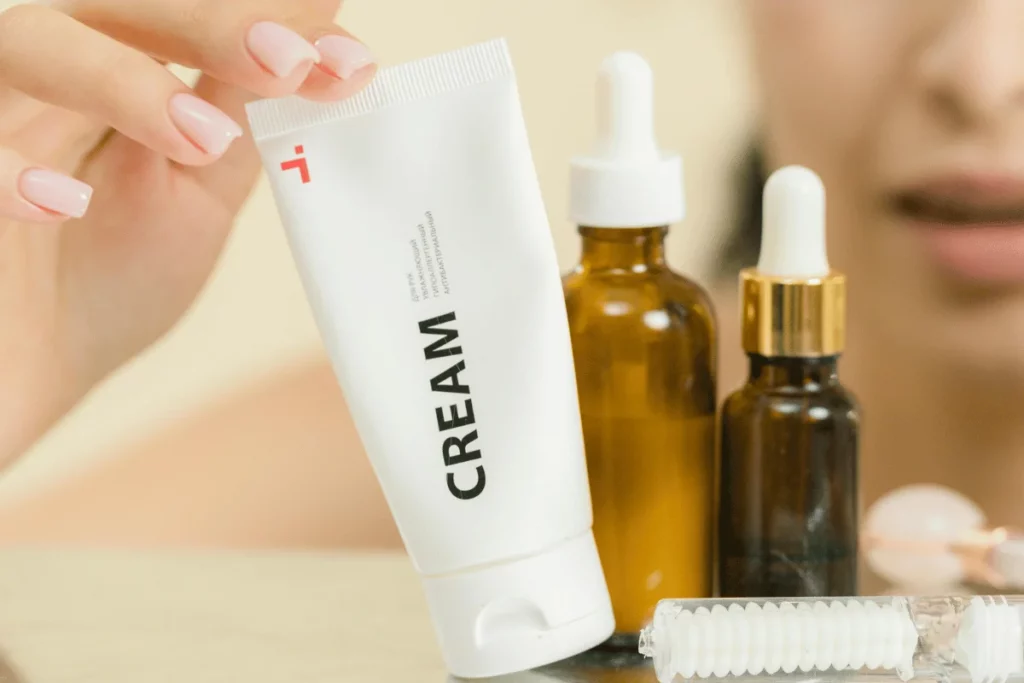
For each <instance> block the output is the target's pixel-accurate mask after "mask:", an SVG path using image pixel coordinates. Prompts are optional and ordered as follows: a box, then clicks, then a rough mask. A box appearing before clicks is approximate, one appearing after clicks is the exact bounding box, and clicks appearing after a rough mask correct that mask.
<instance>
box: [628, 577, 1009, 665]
mask: <svg viewBox="0 0 1024 683" xmlns="http://www.w3.org/2000/svg"><path fill="white" fill-rule="evenodd" d="M1022 614H1024V596H1021V597H1016V596H1014V597H1010V596H992V597H935V598H925V597H921V598H913V597H896V598H893V597H884V598H883V597H870V598H868V597H865V598H854V597H849V598H780V599H771V600H769V599H754V598H749V599H748V598H741V599H735V600H662V601H661V602H660V603H658V607H657V609H656V611H655V614H654V620H653V622H652V623H651V624H650V625H649V626H648V627H647V628H646V629H645V630H644V631H643V633H642V634H641V638H640V652H641V653H642V654H644V655H646V656H648V657H653V658H654V669H655V673H656V675H657V677H658V680H659V681H660V682H661V683H670V682H671V681H673V680H675V679H676V678H677V677H678V678H680V679H692V678H722V677H727V676H761V675H765V676H771V677H772V678H773V680H776V679H779V678H786V677H788V676H789V675H792V676H793V678H796V677H800V678H801V679H806V678H807V676H806V674H808V673H810V672H814V673H824V672H827V671H833V672H851V671H862V670H876V671H888V672H892V673H894V674H895V675H897V676H899V677H900V678H901V679H903V680H905V681H906V680H909V679H911V678H914V677H915V675H917V676H931V677H936V678H939V679H942V680H948V679H949V678H952V677H953V676H954V675H957V674H959V675H963V674H965V673H966V674H967V675H968V676H969V677H970V679H971V681H972V682H973V683H999V682H1001V681H1005V680H1006V679H1007V678H1009V677H1011V676H1015V677H1016V676H1020V675H1021V674H1024V640H1022V629H1021V624H1022Z"/></svg>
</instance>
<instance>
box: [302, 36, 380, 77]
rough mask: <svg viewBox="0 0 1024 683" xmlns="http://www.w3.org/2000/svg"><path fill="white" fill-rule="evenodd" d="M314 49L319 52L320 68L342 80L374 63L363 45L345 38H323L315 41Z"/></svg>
mask: <svg viewBox="0 0 1024 683" xmlns="http://www.w3.org/2000/svg"><path fill="white" fill-rule="evenodd" d="M316 49H317V50H319V51H320V68H322V69H323V70H324V71H326V72H327V73H329V74H331V75H332V76H336V77H338V78H341V79H343V80H344V79H346V78H351V77H352V74H354V73H355V72H357V71H359V70H360V69H362V68H363V67H365V66H370V65H371V64H374V63H376V60H375V59H374V58H373V55H372V54H370V51H369V50H368V49H367V47H366V46H365V45H363V44H362V43H360V42H359V41H358V40H353V39H352V38H348V37H346V36H333V35H332V36H324V37H323V38H321V39H320V40H318V41H316Z"/></svg>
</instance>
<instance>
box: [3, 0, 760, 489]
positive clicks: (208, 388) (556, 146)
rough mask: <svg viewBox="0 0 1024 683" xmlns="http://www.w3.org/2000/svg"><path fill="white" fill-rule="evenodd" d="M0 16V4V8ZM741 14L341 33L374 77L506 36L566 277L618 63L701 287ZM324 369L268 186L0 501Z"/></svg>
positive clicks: (462, 18)
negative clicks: (680, 204)
mask: <svg viewBox="0 0 1024 683" xmlns="http://www.w3.org/2000/svg"><path fill="white" fill-rule="evenodd" d="M10 4H16V3H11V2H7V0H0V8H2V7H5V6H7V5H10ZM739 10H740V8H739V2H738V0H631V1H630V2H603V1H601V0H557V1H556V2H551V1H550V0H519V1H517V2H514V3H513V2H508V3H506V2H502V3H492V2H481V1H480V0H433V1H432V2H407V3H402V20H401V21H399V22H396V21H394V8H393V4H392V3H389V2H383V1H381V0H347V1H346V4H345V7H344V10H343V13H342V23H343V24H344V25H345V26H346V27H347V28H348V29H349V30H351V31H352V32H353V33H355V34H356V35H358V36H360V37H361V38H362V39H363V40H364V41H365V42H366V43H367V44H368V45H369V46H371V48H372V49H373V50H374V52H375V54H376V56H377V58H378V59H379V60H380V61H381V63H382V64H383V65H385V66H386V65H389V64H395V63H400V62H404V61H407V60H410V59H415V58H418V57H423V56H426V55H429V54H433V53H437V52H442V51H444V50H448V49H452V48H457V47H460V46H463V45H466V44H471V43H474V42H478V41H483V40H487V39H489V38H493V37H497V36H506V37H507V38H508V40H509V43H510V47H511V50H512V52H513V55H514V59H515V63H516V67H517V70H518V78H519V85H520V90H521V95H522V101H523V107H524V110H525V115H526V120H527V126H528V128H529V132H530V137H531V143H532V146H533V152H534V157H535V160H536V164H537V170H538V173H539V175H540V180H541V184H542V188H543V192H544V197H545V200H546V203H547V207H548V212H549V215H550V221H551V226H552V233H553V236H554V241H555V245H556V247H557V251H558V256H559V261H560V264H561V266H562V267H563V269H567V268H569V267H571V265H572V264H573V263H574V261H575V260H576V258H577V256H578V240H577V235H576V231H575V228H574V226H572V225H570V224H569V222H568V221H567V220H566V218H565V216H566V213H567V177H568V170H567V164H568V161H569V159H570V157H571V156H572V155H574V154H577V153H581V152H584V151H586V149H587V147H588V145H589V143H590V140H591V139H592V134H593V128H594V113H593V107H592V102H593V81H594V73H595V70H596V69H597V66H598V64H599V63H600V61H601V59H602V58H603V57H604V56H606V55H607V54H608V53H610V52H613V51H615V50H619V49H631V50H636V51H638V52H640V53H641V54H643V55H644V56H645V57H646V58H647V59H648V60H649V61H650V62H651V65H652V67H653V69H654V73H655V78H656V87H657V93H656V98H657V101H656V121H657V130H658V134H659V138H660V143H661V146H662V147H664V148H667V149H673V150H677V151H679V152H681V153H682V155H683V158H684V163H685V173H686V190H687V199H688V215H687V218H686V221H685V223H684V224H683V225H681V226H677V227H676V228H675V229H674V231H673V232H672V233H671V236H670V240H669V255H670V261H671V262H672V263H673V264H674V265H675V266H676V267H677V268H678V269H680V270H681V271H683V272H684V273H686V274H688V275H692V276H695V277H697V278H699V279H702V280H705V281H707V280H708V279H710V278H711V277H712V274H713V268H712V267H711V263H712V260H713V258H714V256H715V255H716V253H717V252H718V250H719V245H720V244H721V242H722V240H723V239H724V237H725V234H726V233H727V232H728V230H729V226H730V225H731V222H732V221H733V220H734V217H735V212H736V210H737V207H736V199H735V197H736V192H735V186H736V174H737V173H738V172H739V170H740V167H741V165H742V159H743V153H744V152H745V150H746V145H747V142H748V140H749V134H750V126H751V122H752V120H753V111H752V109H753V102H754V98H753V93H752V88H751V75H750V73H749V72H748V70H749V63H748V60H749V57H748V55H747V53H746V51H747V42H746V34H745V31H744V26H743V22H742V17H741V13H740V11H739ZM320 355H322V350H321V343H320V341H319V337H318V334H317V331H316V328H315V326H314V323H313V319H312V317H311V315H310V311H309V308H308V306H307V304H306V301H305V298H304V295H303V292H302V289H301V286H300V283H299V280H298V277H297V274H296V271H295V268H294V265H293V263H292V259H291V255H290V253H289V251H288V247H287V244H286V241H285V237H284V233H283V230H282V227H281V225H280V222H279V220H278V217H277V213H276V210H275V208H274V204H273V200H272V197H271V195H270V192H269V189H268V187H267V185H266V183H265V182H262V181H261V182H260V184H259V185H258V187H257V189H256V191H255V192H254V194H253V195H252V197H251V199H250V201H249V202H248V205H247V207H246V208H245V210H244V211H243V212H242V213H241V215H240V217H239V219H238V221H237V223H236V227H235V230H234V233H233V235H232V237H231V239H230V242H229V244H228V247H227V249H226V251H225V252H224V254H223V257H222V260H221V263H220V265H219V267H218V268H217V270H216V271H215V273H214V275H213V277H212V279H211V280H210V282H209V284H208V286H207V287H206V289H205V291H204V293H203V294H202V295H201V296H200V297H199V300H198V302H197V303H196V304H195V306H194V308H193V309H192V311H191V312H190V313H189V314H188V315H187V316H186V317H185V319H184V320H183V321H182V322H181V323H180V324H179V325H178V327H177V328H176V329H175V330H173V331H172V332H171V334H169V335H168V336H167V337H166V338H164V339H163V340H162V341H161V342H159V343H158V344H157V345H156V346H155V347H153V348H152V349H150V350H149V351H148V352H146V353H145V354H143V355H142V356H141V357H139V358H137V359H136V360H135V361H134V362H132V363H130V364H129V365H128V366H127V367H125V368H122V369H121V370H120V371H119V372H117V373H116V374H115V375H113V376H112V377H111V378H110V379H109V380H108V381H106V382H105V383H104V384H103V385H101V386H100V387H99V388H97V389H96V390H95V392H94V393H93V394H92V395H91V396H90V397H89V398H88V399H87V400H86V401H85V402H84V403H82V404H81V405H80V406H79V407H78V408H77V409H76V410H75V411H74V412H72V413H71V414H70V415H68V416H67V417H66V419H65V420H64V421H63V422H62V423H61V424H60V425H58V427H57V428H56V429H54V430H52V431H51V432H50V433H49V434H48V435H47V436H46V437H45V438H44V439H43V440H42V441H40V442H39V443H38V444H37V445H36V446H35V447H34V448H33V449H32V450H31V452H29V453H28V454H26V456H25V457H23V458H22V459H21V460H20V461H19V462H18V463H17V464H16V465H15V466H14V468H13V469H12V470H11V471H10V472H8V473H6V474H5V476H4V477H3V478H0V500H3V499H5V498H10V497H12V496H21V495H25V494H30V493H31V492H32V491H33V490H36V489H38V488H39V487H41V486H47V485H52V484H53V483H54V481H55V480H57V479H59V478H62V477H73V476H74V475H75V473H76V472H79V471H82V470H83V469H84V468H88V467H90V466H91V465H95V464H96V462H97V460H99V459H102V458H104V457H108V456H110V455H111V454H112V453H115V452H117V451H118V450H119V449H122V448H124V447H125V446H126V445H128V444H131V443H132V442H135V441H138V440H140V439H144V438H145V437H146V436H147V435H148V434H151V433H153V432H155V431H158V430H160V429H162V428H166V427H167V426H169V425H171V424H173V423H174V422H175V421H179V420H182V419H184V418H186V417H188V416H190V415H193V414H195V413H197V412H200V411H202V410H203V408H204V407H205V406H208V405H211V404H213V403H215V402H216V401H217V400H218V399H220V398H222V397H224V396H227V395H229V394H236V393H238V392H239V391H244V390H245V387H246V386H248V385H253V384H255V383H258V382H259V381H260V380H261V379H263V378H266V377H268V376H271V375H273V374H274V373H275V372H280V371H281V369H282V368H287V367H288V366H292V365H296V364H301V363H303V362H304V361H308V360H309V359H310V358H315V357H318V356H320Z"/></svg>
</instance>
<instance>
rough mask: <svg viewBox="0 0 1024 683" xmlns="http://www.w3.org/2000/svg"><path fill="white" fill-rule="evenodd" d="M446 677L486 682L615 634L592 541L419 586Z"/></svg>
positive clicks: (576, 542)
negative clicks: (448, 673) (428, 610)
mask: <svg viewBox="0 0 1024 683" xmlns="http://www.w3.org/2000/svg"><path fill="white" fill-rule="evenodd" d="M423 586H424V589H425V591H426V596H427V604H428V605H429V606H430V615H431V618H432V619H433V622H434V630H435V632H436V633H437V638H438V640H439V642H440V645H441V651H442V653H443V655H444V659H445V663H446V664H447V665H448V669H449V671H450V673H452V674H453V675H455V676H458V677H460V678H489V677H491V676H503V675H505V674H510V673H515V672H519V671H525V670H527V669H533V668H535V667H538V666H544V665H545V664H550V663H552V662H557V661H559V660H562V659H566V658H568V657H571V656H573V655H576V654H579V653H580V652H583V651H585V650H589V649H590V648H592V647H594V646H596V645H599V644H600V643H602V642H604V641H605V640H607V639H608V638H609V637H610V636H611V635H612V632H613V631H614V629H615V619H614V617H613V615H612V605H611V600H610V598H609V597H608V587H607V586H606V584H605V580H604V573H603V572H602V570H601V562H600V560H599V558H598V555H597V545H596V544H595V543H594V535H593V533H592V532H590V531H588V532H587V533H586V534H584V535H582V536H579V537H577V538H574V539H572V540H570V541H566V542H564V543H562V544H561V545H559V546H556V547H555V548H552V549H550V550H548V551H547V552H544V553H542V554H539V555H533V556H531V557H525V558H522V559H519V560H512V561H509V562H504V563H501V564H495V565H490V566H486V567H483V568H481V569H476V570H471V571H467V572H464V573H460V574H452V575H449V576H442V577H426V578H424V580H423Z"/></svg>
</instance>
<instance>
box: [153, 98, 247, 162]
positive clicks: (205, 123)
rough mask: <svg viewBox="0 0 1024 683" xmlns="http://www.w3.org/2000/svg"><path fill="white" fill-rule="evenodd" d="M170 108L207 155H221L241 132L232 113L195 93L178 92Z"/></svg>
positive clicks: (174, 117)
mask: <svg viewBox="0 0 1024 683" xmlns="http://www.w3.org/2000/svg"><path fill="white" fill-rule="evenodd" d="M168 110H169V112H170V115H171V120H172V121H174V125H176V126H177V127H178V130H180V131H181V132H182V133H183V134H184V135H185V137H187V138H188V139H189V140H191V141H192V143H193V144H195V145H196V146H197V147H199V148H200V149H201V150H203V151H204V152H206V153H207V154H213V155H214V156H220V155H221V154H223V153H224V152H226V151H227V149H228V147H229V146H230V145H231V143H232V142H233V141H234V140H235V139H236V138H238V137H241V135H242V127H241V126H239V125H238V124H237V123H235V122H234V121H233V120H231V117H230V116H228V115H227V114H225V113H224V112H222V111H221V110H220V109H217V107H215V106H213V105H212V104H210V103H209V102H207V101H206V100H203V99H200V98H198V97H196V96H195V95H190V94H188V93H178V94H177V95H175V96H174V97H172V98H171V102H170V105H169V106H168Z"/></svg>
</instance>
